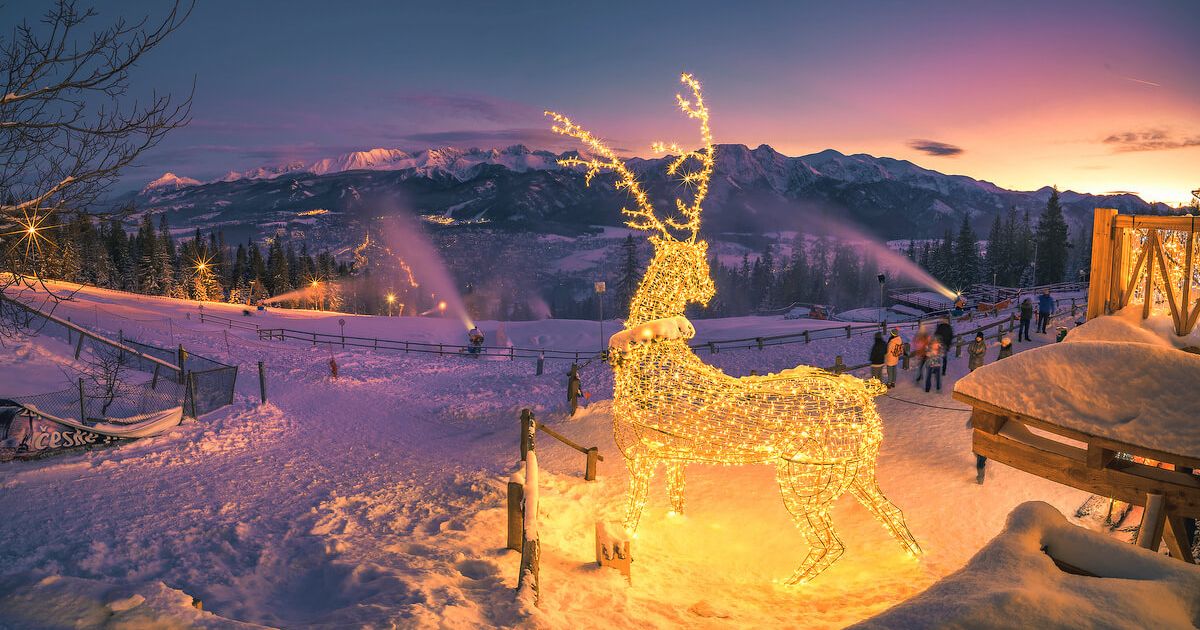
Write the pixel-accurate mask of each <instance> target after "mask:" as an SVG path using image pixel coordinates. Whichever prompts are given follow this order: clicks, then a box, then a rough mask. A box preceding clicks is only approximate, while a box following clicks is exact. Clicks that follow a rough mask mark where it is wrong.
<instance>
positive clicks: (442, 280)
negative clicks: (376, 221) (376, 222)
mask: <svg viewBox="0 0 1200 630" xmlns="http://www.w3.org/2000/svg"><path fill="white" fill-rule="evenodd" d="M379 232H380V233H379V235H378V238H380V239H381V240H382V241H383V243H384V244H385V245H386V246H387V248H388V249H389V250H391V251H394V252H400V253H403V255H404V258H405V260H407V262H408V265H407V267H408V268H409V269H411V271H412V275H414V276H416V280H417V281H418V282H419V283H420V286H421V287H422V289H428V290H429V292H430V293H432V294H434V295H436V296H437V299H438V301H439V302H438V305H437V306H435V307H434V308H431V309H429V310H428V311H425V312H424V313H421V314H422V315H431V314H434V313H436V312H438V311H440V310H442V304H445V310H446V311H448V312H449V313H450V314H452V315H454V316H455V317H458V318H459V319H460V320H461V321H462V323H463V326H465V327H466V328H467V330H470V329H471V328H474V327H475V323H474V322H473V321H472V320H471V316H470V315H468V314H467V309H466V307H465V306H464V305H463V301H462V296H461V295H459V293H458V285H457V284H456V283H455V282H454V278H453V277H451V276H450V272H449V271H447V270H446V264H445V263H444V262H443V261H442V257H441V256H439V255H438V253H437V250H436V249H434V247H433V244H432V243H430V242H429V238H428V237H427V236H426V235H425V231H424V230H423V229H422V228H421V225H420V224H419V223H417V221H416V220H414V219H413V218H411V217H410V216H409V215H408V213H407V212H406V211H404V210H402V209H397V210H396V211H394V212H391V213H389V214H388V217H387V219H386V220H384V221H381V222H380V230H379Z"/></svg>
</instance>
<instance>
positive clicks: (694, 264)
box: [546, 74, 921, 584]
mask: <svg viewBox="0 0 1200 630" xmlns="http://www.w3.org/2000/svg"><path fill="white" fill-rule="evenodd" d="M680 81H681V82H682V83H683V84H684V85H685V86H687V87H688V88H689V89H690V90H691V98H685V97H684V96H683V95H676V100H677V103H678V106H679V108H680V110H681V111H682V112H683V113H684V114H685V115H687V116H688V117H690V118H693V119H696V120H697V121H699V124H700V135H701V141H702V143H703V146H702V147H701V148H700V149H698V150H695V151H680V150H679V149H678V147H677V146H676V145H669V146H668V145H664V144H662V143H655V145H654V148H655V150H657V151H660V152H661V151H671V152H673V153H676V154H677V157H675V158H673V159H672V160H671V161H670V162H669V163H668V166H667V173H668V174H669V175H673V176H678V177H679V178H680V180H681V181H682V183H683V184H685V185H689V186H692V187H694V190H693V194H692V198H691V200H690V201H686V202H685V201H684V200H682V199H679V198H677V199H676V200H675V212H676V216H671V217H667V218H659V217H658V216H657V214H656V213H655V210H654V206H653V204H652V203H651V201H650V197H649V195H648V194H647V193H646V192H645V190H644V189H643V188H642V186H641V184H640V183H639V182H638V181H637V178H636V176H635V175H634V174H633V172H632V171H630V170H629V169H628V168H627V167H626V166H625V164H624V163H623V162H622V161H621V160H620V159H619V158H618V157H617V156H616V154H615V153H614V152H613V151H612V150H611V149H610V148H609V147H608V146H607V145H606V144H605V143H604V142H603V141H602V140H600V139H599V138H596V137H595V136H593V135H592V134H591V133H590V132H588V131H587V130H586V129H584V128H582V127H580V126H579V125H578V124H576V123H575V122H573V121H572V120H570V119H569V118H567V117H566V116H563V115H561V114H558V113H555V112H546V115H547V116H549V117H550V118H552V119H553V120H554V122H555V124H554V125H553V127H552V129H553V131H555V132H556V133H559V134H562V135H566V136H570V137H573V138H576V139H578V140H579V141H580V142H581V143H583V144H584V146H585V147H586V148H587V150H588V153H589V154H590V157H578V158H567V159H563V160H561V161H560V162H559V163H560V164H562V165H564V166H578V167H583V168H585V169H586V175H585V178H586V181H587V182H588V183H590V182H591V180H592V178H593V177H595V176H596V175H597V174H598V173H600V172H603V171H611V172H613V173H615V174H616V175H617V177H618V181H617V188H619V189H623V190H626V191H627V192H629V194H630V195H631V197H632V198H633V202H634V203H633V207H632V208H622V212H623V213H624V214H625V215H626V216H628V217H629V220H628V221H627V223H626V224H627V225H628V226H629V227H631V228H633V229H637V230H642V231H646V232H651V233H652V234H651V236H650V237H649V240H650V242H651V243H652V244H653V246H654V257H653V258H652V259H651V261H650V264H649V266H648V267H647V269H646V273H645V275H644V276H643V278H642V281H641V283H640V284H639V286H638V289H637V292H636V293H635V295H634V297H633V300H632V302H631V303H630V309H629V318H628V319H627V320H626V321H625V330H623V331H622V332H619V333H617V334H616V335H614V336H613V337H612V339H611V340H610V342H609V348H610V357H611V363H612V366H613V371H614V387H613V433H614V438H615V440H616V443H617V446H618V448H620V450H621V452H622V454H624V456H625V462H626V466H627V467H628V469H629V474H630V486H629V491H628V493H627V496H626V509H625V526H626V527H627V528H628V529H629V530H630V531H636V529H637V526H638V522H639V520H640V519H641V515H642V512H643V510H644V508H645V505H646V498H647V493H648V491H649V483H650V480H651V477H652V476H653V474H654V472H655V470H656V469H657V467H658V465H659V464H660V463H661V464H664V465H665V466H666V469H667V494H668V496H669V498H670V502H671V506H672V509H673V510H674V511H675V512H682V511H683V509H684V485H685V477H684V466H685V465H686V464H688V463H708V464H727V465H740V464H770V465H774V466H775V468H776V480H777V482H778V484H779V488H780V491H781V494H782V496H783V503H784V506H785V507H786V508H787V510H788V511H789V512H790V513H791V515H792V518H793V520H794V522H795V524H796V526H797V527H798V528H799V529H800V530H801V533H802V535H803V536H804V538H805V540H806V541H807V542H808V544H809V552H808V555H807V556H806V557H805V559H804V561H803V562H802V563H801V564H800V566H799V567H798V568H797V569H796V570H795V571H794V572H793V573H792V575H791V576H790V577H789V578H788V580H787V583H789V584H796V583H804V582H808V581H809V580H811V579H812V578H813V577H815V576H816V575H817V574H819V573H820V572H821V571H823V570H825V569H826V568H828V567H829V565H831V564H833V562H834V561H835V560H837V558H838V557H839V556H841V554H842V553H843V551H844V550H845V547H844V545H843V544H842V542H841V540H840V539H839V538H838V536H837V533H836V531H835V530H834V527H833V522H832V521H831V520H830V517H829V511H830V508H831V507H832V505H833V503H834V501H835V500H836V499H837V498H838V497H840V496H841V495H842V494H843V493H845V492H850V493H851V495H853V496H854V497H855V498H856V499H858V500H859V502H860V503H862V504H863V505H864V506H865V507H866V508H867V509H868V510H869V511H870V512H871V513H872V515H874V516H875V517H876V518H877V519H878V520H879V521H880V522H881V523H882V524H883V526H884V528H885V529H886V530H887V531H888V532H889V533H890V534H891V535H892V536H893V537H895V538H896V540H897V541H898V542H899V543H900V544H901V546H902V547H903V548H904V549H905V550H906V551H908V552H909V553H910V554H912V555H917V554H919V553H920V551H921V549H920V546H919V545H918V544H917V542H916V540H915V539H914V538H913V536H912V534H911V533H910V532H909V531H908V527H907V525H906V524H905V522H904V516H903V514H902V513H901V512H900V510H899V509H898V508H897V507H896V506H895V505H893V504H892V503H891V502H890V501H888V500H887V498H886V497H884V496H883V493H882V492H880V490H879V487H878V485H877V483H876V481H875V460H876V456H877V454H878V452H879V448H880V446H881V444H882V442H883V428H882V421H881V420H880V417H879V413H878V412H877V411H876V409H875V402H874V398H875V397H876V396H878V395H880V394H882V393H883V392H884V391H885V388H884V386H883V385H882V384H881V383H880V382H879V381H878V380H867V381H864V380H861V379H858V378H855V377H853V376H850V375H840V376H838V375H834V374H831V373H829V372H825V371H824V370H820V369H818V368H813V367H806V366H800V367H796V368H792V369H789V370H784V371H782V372H779V373H777V374H769V375H766V376H749V377H742V378H734V377H731V376H729V375H727V374H725V373H724V372H722V371H721V370H719V369H717V368H715V367H712V366H710V365H708V364H706V363H704V362H703V361H702V360H701V359H700V358H699V357H698V356H697V355H696V354H695V353H694V352H693V351H692V350H691V348H690V347H688V339H690V338H691V337H692V336H694V335H695V330H694V329H693V328H692V325H691V323H690V322H688V321H687V319H686V318H684V317H683V313H684V309H685V307H686V306H687V305H688V304H689V303H692V302H695V303H700V304H707V303H708V301H709V300H710V299H711V298H712V296H713V295H714V294H715V292H716V290H715V287H714V285H713V282H712V278H711V276H710V274H709V263H708V244H707V243H706V242H705V241H703V240H700V239H699V238H698V235H699V229H700V216H701V205H702V203H703V201H704V199H705V197H706V196H707V194H708V186H709V180H710V179H711V177H712V173H713V169H714V164H715V160H714V155H715V147H714V146H713V142H712V134H711V131H710V128H709V112H708V107H707V105H706V104H705V102H704V99H703V96H702V95H701V89H700V84H699V82H698V81H696V79H695V78H694V77H692V76H691V75H689V74H684V75H682V76H681V78H680ZM693 163H694V166H691V167H688V165H689V164H693ZM689 169H690V170H689ZM679 232H682V236H681V237H677V236H676V233H679Z"/></svg>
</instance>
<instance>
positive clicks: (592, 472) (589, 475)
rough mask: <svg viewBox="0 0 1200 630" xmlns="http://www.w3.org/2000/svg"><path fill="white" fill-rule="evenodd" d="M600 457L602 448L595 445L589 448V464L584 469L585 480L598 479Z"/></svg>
mask: <svg viewBox="0 0 1200 630" xmlns="http://www.w3.org/2000/svg"><path fill="white" fill-rule="evenodd" d="M598 459H600V449H599V448H597V447H595V446H593V447H591V448H589V449H588V450H587V464H586V465H585V467H584V469H583V480H584V481H595V480H596V461H597V460H598Z"/></svg>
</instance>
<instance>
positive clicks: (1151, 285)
mask: <svg viewBox="0 0 1200 630" xmlns="http://www.w3.org/2000/svg"><path fill="white" fill-rule="evenodd" d="M1197 219H1200V217H1196V216H1192V215H1178V216H1152V215H1128V214H1117V211H1116V210H1113V209H1111V208H1096V210H1095V215H1094V217H1093V220H1092V264H1091V283H1090V284H1089V286H1088V309H1087V317H1088V319H1093V318H1096V317H1099V316H1101V315H1106V314H1109V313H1112V312H1114V311H1117V310H1120V309H1122V308H1125V307H1126V306H1128V305H1129V304H1130V303H1131V302H1132V301H1133V300H1134V297H1135V295H1136V294H1137V292H1138V290H1139V288H1140V291H1141V306H1142V318H1143V319H1145V318H1147V317H1149V316H1150V315H1151V314H1152V311H1153V308H1154V304H1155V302H1156V301H1157V302H1158V303H1160V304H1161V303H1165V304H1166V306H1167V308H1168V309H1169V311H1170V315H1171V320H1172V323H1173V324H1174V328H1175V334H1176V335H1179V336H1181V337H1182V336H1185V335H1187V334H1189V333H1190V332H1191V331H1192V330H1194V329H1195V328H1196V324H1197V322H1198V321H1200V285H1197V283H1196V278H1197V273H1196V272H1197V267H1198V265H1200V261H1198V260H1197V259H1198V258H1200V256H1197V251H1196V234H1197V233H1198V232H1200V221H1197ZM1135 247H1136V249H1137V250H1139V251H1138V255H1137V259H1136V261H1132V260H1131V255H1130V254H1131V253H1132V251H1133V250H1134V249H1135ZM1131 263H1132V264H1131Z"/></svg>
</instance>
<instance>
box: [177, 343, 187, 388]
mask: <svg viewBox="0 0 1200 630" xmlns="http://www.w3.org/2000/svg"><path fill="white" fill-rule="evenodd" d="M176 357H177V358H178V360H179V384H180V385H184V384H186V381H185V380H184V379H185V377H186V371H187V351H186V350H184V349H183V344H179V350H178V351H177V352H176Z"/></svg>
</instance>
